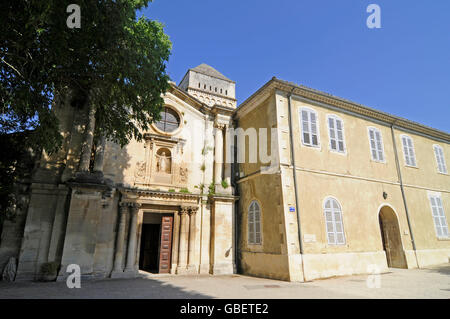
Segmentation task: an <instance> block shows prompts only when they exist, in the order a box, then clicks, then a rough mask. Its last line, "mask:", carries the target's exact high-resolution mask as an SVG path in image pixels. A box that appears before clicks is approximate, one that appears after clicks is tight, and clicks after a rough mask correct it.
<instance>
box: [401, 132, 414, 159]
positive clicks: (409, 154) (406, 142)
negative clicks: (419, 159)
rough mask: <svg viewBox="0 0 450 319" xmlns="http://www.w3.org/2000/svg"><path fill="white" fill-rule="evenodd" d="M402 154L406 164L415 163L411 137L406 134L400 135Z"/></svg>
mask: <svg viewBox="0 0 450 319" xmlns="http://www.w3.org/2000/svg"><path fill="white" fill-rule="evenodd" d="M401 138H402V145H403V155H404V157H405V163H406V165H408V166H417V165H416V154H415V152H414V144H413V141H412V138H411V137H409V136H408V135H402V136H401Z"/></svg>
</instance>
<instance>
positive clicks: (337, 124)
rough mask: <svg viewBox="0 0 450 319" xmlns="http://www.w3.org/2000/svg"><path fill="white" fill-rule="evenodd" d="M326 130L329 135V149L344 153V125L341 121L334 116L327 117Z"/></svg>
mask: <svg viewBox="0 0 450 319" xmlns="http://www.w3.org/2000/svg"><path fill="white" fill-rule="evenodd" d="M328 130H329V134H330V149H331V150H332V151H336V152H339V153H344V152H345V143H344V125H343V122H342V120H341V119H340V118H339V117H337V116H336V115H329V116H328Z"/></svg>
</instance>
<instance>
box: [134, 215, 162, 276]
mask: <svg viewBox="0 0 450 319" xmlns="http://www.w3.org/2000/svg"><path fill="white" fill-rule="evenodd" d="M160 238H161V224H143V225H142V238H141V251H140V257H139V269H141V270H144V271H148V272H151V273H158V270H159V250H160V246H161V245H160Z"/></svg>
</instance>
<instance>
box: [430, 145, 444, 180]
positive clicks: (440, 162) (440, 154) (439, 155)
mask: <svg viewBox="0 0 450 319" xmlns="http://www.w3.org/2000/svg"><path fill="white" fill-rule="evenodd" d="M433 148H434V155H435V156H436V162H437V166H438V171H439V173H442V174H447V165H446V163H445V157H444V150H443V149H442V147H440V146H439V145H434V146H433Z"/></svg>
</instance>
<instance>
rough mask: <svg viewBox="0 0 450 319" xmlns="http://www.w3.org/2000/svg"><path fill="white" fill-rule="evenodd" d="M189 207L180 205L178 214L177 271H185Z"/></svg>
mask: <svg viewBox="0 0 450 319" xmlns="http://www.w3.org/2000/svg"><path fill="white" fill-rule="evenodd" d="M188 212H189V209H188V208H187V207H181V210H180V212H179V214H180V219H181V221H180V246H179V252H178V267H177V273H178V274H179V273H183V272H186V267H187V257H188V255H187V254H188V235H189V228H188V225H187V222H188V221H189V220H188V218H187V217H188Z"/></svg>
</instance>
